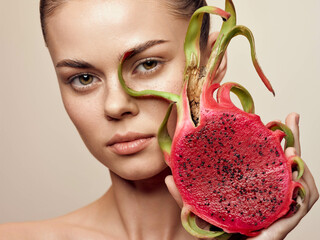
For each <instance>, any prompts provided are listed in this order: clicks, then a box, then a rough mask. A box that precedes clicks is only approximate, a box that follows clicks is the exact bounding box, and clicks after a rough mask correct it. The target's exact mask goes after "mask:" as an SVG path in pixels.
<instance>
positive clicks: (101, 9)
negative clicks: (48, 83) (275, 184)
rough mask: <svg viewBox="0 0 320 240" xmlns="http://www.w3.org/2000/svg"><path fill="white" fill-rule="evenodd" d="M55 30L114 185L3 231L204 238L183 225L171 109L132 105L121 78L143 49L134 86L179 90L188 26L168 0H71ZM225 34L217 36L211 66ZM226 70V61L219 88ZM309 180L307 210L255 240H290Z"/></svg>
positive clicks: (65, 71) (86, 127)
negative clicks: (168, 148) (163, 139)
mask: <svg viewBox="0 0 320 240" xmlns="http://www.w3.org/2000/svg"><path fill="white" fill-rule="evenodd" d="M139 12H143V14H142V15H137V14H136V13H139ZM47 23H48V24H47V32H48V35H47V36H48V49H49V51H50V54H51V57H52V61H53V64H54V66H55V68H56V72H57V77H58V82H59V86H60V90H61V95H62V99H63V102H64V105H65V108H66V111H67V113H68V114H69V116H70V118H71V120H72V121H73V123H74V124H75V126H76V128H77V129H78V131H79V134H80V136H81V137H82V139H83V141H84V142H85V144H86V146H87V147H88V149H89V151H90V152H91V153H92V154H93V155H94V156H95V157H96V158H97V159H98V160H99V161H100V162H101V163H102V164H104V165H105V166H106V167H108V168H109V170H110V175H111V180H112V187H111V188H110V189H109V190H108V191H107V192H106V193H105V194H104V195H103V196H102V197H101V198H100V199H98V200H97V201H95V202H93V203H92V204H90V205H88V206H86V207H84V208H81V209H79V210H77V211H75V212H72V213H69V214H67V215H64V216H61V217H58V218H55V219H49V220H46V221H39V222H29V223H10V224H4V225H1V226H0V236H5V238H4V239H7V240H16V239H19V240H29V239H30V240H38V239H41V240H51V239H55V240H56V239H59V240H60V239H61V240H65V239H67V240H73V239H76V240H81V239H86V240H88V239H90V240H91V239H92V240H106V239H111V240H112V239H117V240H118V239H130V240H143V239H148V240H164V239H166V240H167V239H168V240H169V239H174V240H180V239H181V240H188V239H195V238H193V237H192V236H190V235H189V234H188V233H187V232H186V231H185V230H184V229H183V227H182V226H181V221H180V206H181V199H180V195H179V193H178V192H177V190H176V188H175V185H174V183H173V180H172V178H171V177H170V176H169V175H170V171H169V169H168V167H167V166H166V165H165V163H164V161H163V156H162V153H161V151H160V149H159V146H158V144H157V140H156V135H157V130H158V127H159V125H160V123H161V121H162V119H163V117H164V115H165V113H166V110H167V108H168V103H167V102H166V101H163V100H161V99H152V98H141V99H137V98H132V97H130V96H128V95H127V94H126V93H125V92H124V91H123V89H122V88H121V86H120V84H119V81H118V78H117V67H118V64H119V57H120V56H121V55H122V54H123V53H125V52H126V51H128V50H130V49H132V48H136V49H139V50H140V52H139V53H138V54H136V55H135V56H134V57H133V58H132V59H130V61H129V62H127V63H126V64H125V65H124V77H125V79H126V80H127V83H128V85H129V86H131V87H133V88H135V89H137V90H139V89H150V88H151V89H157V90H163V91H170V92H174V93H179V91H180V89H181V85H182V82H181V79H182V74H183V69H184V54H183V42H184V36H185V33H186V30H187V26H188V20H187V19H178V18H176V17H174V16H173V15H172V14H170V13H169V11H168V9H167V8H166V6H165V5H164V4H162V1H150V0H135V1H132V0H108V1H102V0H90V1H79V0H70V1H68V2H67V3H66V4H64V5H62V6H60V7H59V8H58V9H56V10H55V12H54V14H53V15H52V16H50V17H49V18H48V22H47ZM129 26H130V27H129ZM215 36H216V35H215V34H213V35H211V36H210V39H209V43H208V48H207V51H205V52H204V53H203V59H202V61H204V62H205V61H206V59H207V57H208V53H209V49H210V46H211V45H212V43H213V41H214V40H215ZM84 63H85V64H84ZM79 65H81V67H79ZM225 69H226V61H224V63H223V64H222V65H221V69H220V70H219V72H220V74H219V75H218V77H217V79H216V81H217V82H219V81H221V79H222V78H223V76H224V73H225ZM79 76H80V77H79ZM297 116H298V115H296V114H291V115H289V116H288V118H287V123H288V125H289V126H290V127H291V128H292V130H293V132H294V134H295V135H296V137H297V139H298V135H299V129H298V122H297V121H295V119H296V118H297ZM175 120H176V119H175V116H174V115H173V116H172V117H171V119H170V121H169V122H170V124H169V131H170V133H171V134H173V132H174V128H175ZM124 141H126V142H127V143H123V142H124ZM294 151H296V152H297V153H298V154H299V153H300V145H299V141H297V142H296V145H295V148H292V149H289V150H288V152H287V154H288V155H292V153H293V152H294ZM300 181H301V182H302V184H303V185H304V186H305V188H306V191H307V196H306V199H305V201H304V202H303V203H302V207H301V208H300V210H299V211H298V213H297V214H296V215H294V216H293V217H291V218H289V219H283V220H281V221H278V222H277V223H275V224H273V225H272V226H271V227H270V228H269V229H266V230H264V231H263V233H262V234H261V235H259V236H258V237H256V238H252V240H253V239H254V240H270V239H271V240H277V239H283V238H284V237H285V236H286V235H287V234H288V233H289V232H290V231H291V230H292V229H293V228H294V227H295V226H296V225H297V224H298V223H299V221H300V220H301V219H302V217H303V216H304V215H305V214H306V213H307V212H308V211H309V210H310V208H311V207H312V205H313V204H314V203H315V201H316V200H317V199H318V197H319V194H318V191H317V188H316V186H315V183H314V180H313V177H312V175H311V173H310V171H308V169H307V171H306V173H305V174H304V177H303V178H302V179H301V180H300ZM165 182H166V184H167V185H168V187H167V185H166V184H165ZM168 189H169V191H168ZM171 194H172V195H171Z"/></svg>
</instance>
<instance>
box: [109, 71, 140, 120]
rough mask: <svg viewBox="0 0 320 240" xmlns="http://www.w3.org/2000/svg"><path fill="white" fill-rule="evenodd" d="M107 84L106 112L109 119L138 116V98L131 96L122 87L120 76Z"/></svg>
mask: <svg viewBox="0 0 320 240" xmlns="http://www.w3.org/2000/svg"><path fill="white" fill-rule="evenodd" d="M107 85H108V86H106V87H107V88H108V89H107V91H106V96H105V103H104V113H105V116H106V118H107V120H109V121H114V120H121V119H123V118H126V117H132V116H136V115H137V114H138V113H139V108H138V105H137V101H136V99H134V98H133V97H131V96H129V95H128V94H127V93H126V92H125V91H124V90H123V88H122V86H121V85H120V83H119V80H118V78H117V77H116V78H113V80H112V81H109V84H107Z"/></svg>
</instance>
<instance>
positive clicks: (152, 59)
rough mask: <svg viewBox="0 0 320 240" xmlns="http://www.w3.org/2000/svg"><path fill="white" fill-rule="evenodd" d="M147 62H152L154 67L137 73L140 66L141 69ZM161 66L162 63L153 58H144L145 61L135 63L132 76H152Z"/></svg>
mask: <svg viewBox="0 0 320 240" xmlns="http://www.w3.org/2000/svg"><path fill="white" fill-rule="evenodd" d="M148 62H154V63H156V66H154V67H152V68H151V69H150V70H148V69H145V67H144V69H145V70H144V71H139V70H138V68H139V67H140V66H141V67H143V64H146V63H148ZM162 64H163V61H161V60H159V59H155V58H146V59H142V60H140V61H138V62H137V63H136V67H135V68H134V70H133V74H142V75H148V74H152V73H154V72H155V71H157V70H158V69H159V68H160V67H161V65H162Z"/></svg>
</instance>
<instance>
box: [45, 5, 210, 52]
mask: <svg viewBox="0 0 320 240" xmlns="http://www.w3.org/2000/svg"><path fill="white" fill-rule="evenodd" d="M67 1H68V0H40V21H41V28H42V34H43V37H44V40H45V42H46V43H47V36H46V19H47V18H48V17H49V16H50V15H52V14H53V12H54V10H55V9H56V8H57V7H59V6H60V5H62V4H64V3H66V2H67ZM165 2H166V4H167V6H168V7H169V9H171V10H172V11H171V12H172V13H173V14H174V15H175V16H177V17H182V18H186V19H189V18H190V17H191V16H192V14H193V13H194V12H195V11H196V10H197V9H198V8H200V7H202V6H206V5H207V3H206V1H205V0H165ZM209 30H210V17H209V14H205V15H204V17H203V24H202V28H201V38H200V48H201V49H204V48H205V47H206V45H207V42H208V36H209Z"/></svg>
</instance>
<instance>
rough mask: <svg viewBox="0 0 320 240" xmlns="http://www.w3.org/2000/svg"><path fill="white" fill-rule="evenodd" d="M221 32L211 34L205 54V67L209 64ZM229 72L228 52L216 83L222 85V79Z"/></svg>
mask: <svg viewBox="0 0 320 240" xmlns="http://www.w3.org/2000/svg"><path fill="white" fill-rule="evenodd" d="M218 35H219V32H213V33H210V35H209V38H208V43H207V48H206V50H205V52H204V54H203V59H202V61H203V63H204V64H203V65H205V64H207V62H208V60H209V57H210V54H211V51H212V48H213V45H214V44H215V43H216V40H217V38H218ZM226 72H227V52H226V53H225V55H224V57H223V59H222V61H221V64H220V66H219V68H218V70H217V73H216V76H215V78H214V83H220V82H221V81H222V79H223V78H224V76H225V74H226Z"/></svg>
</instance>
